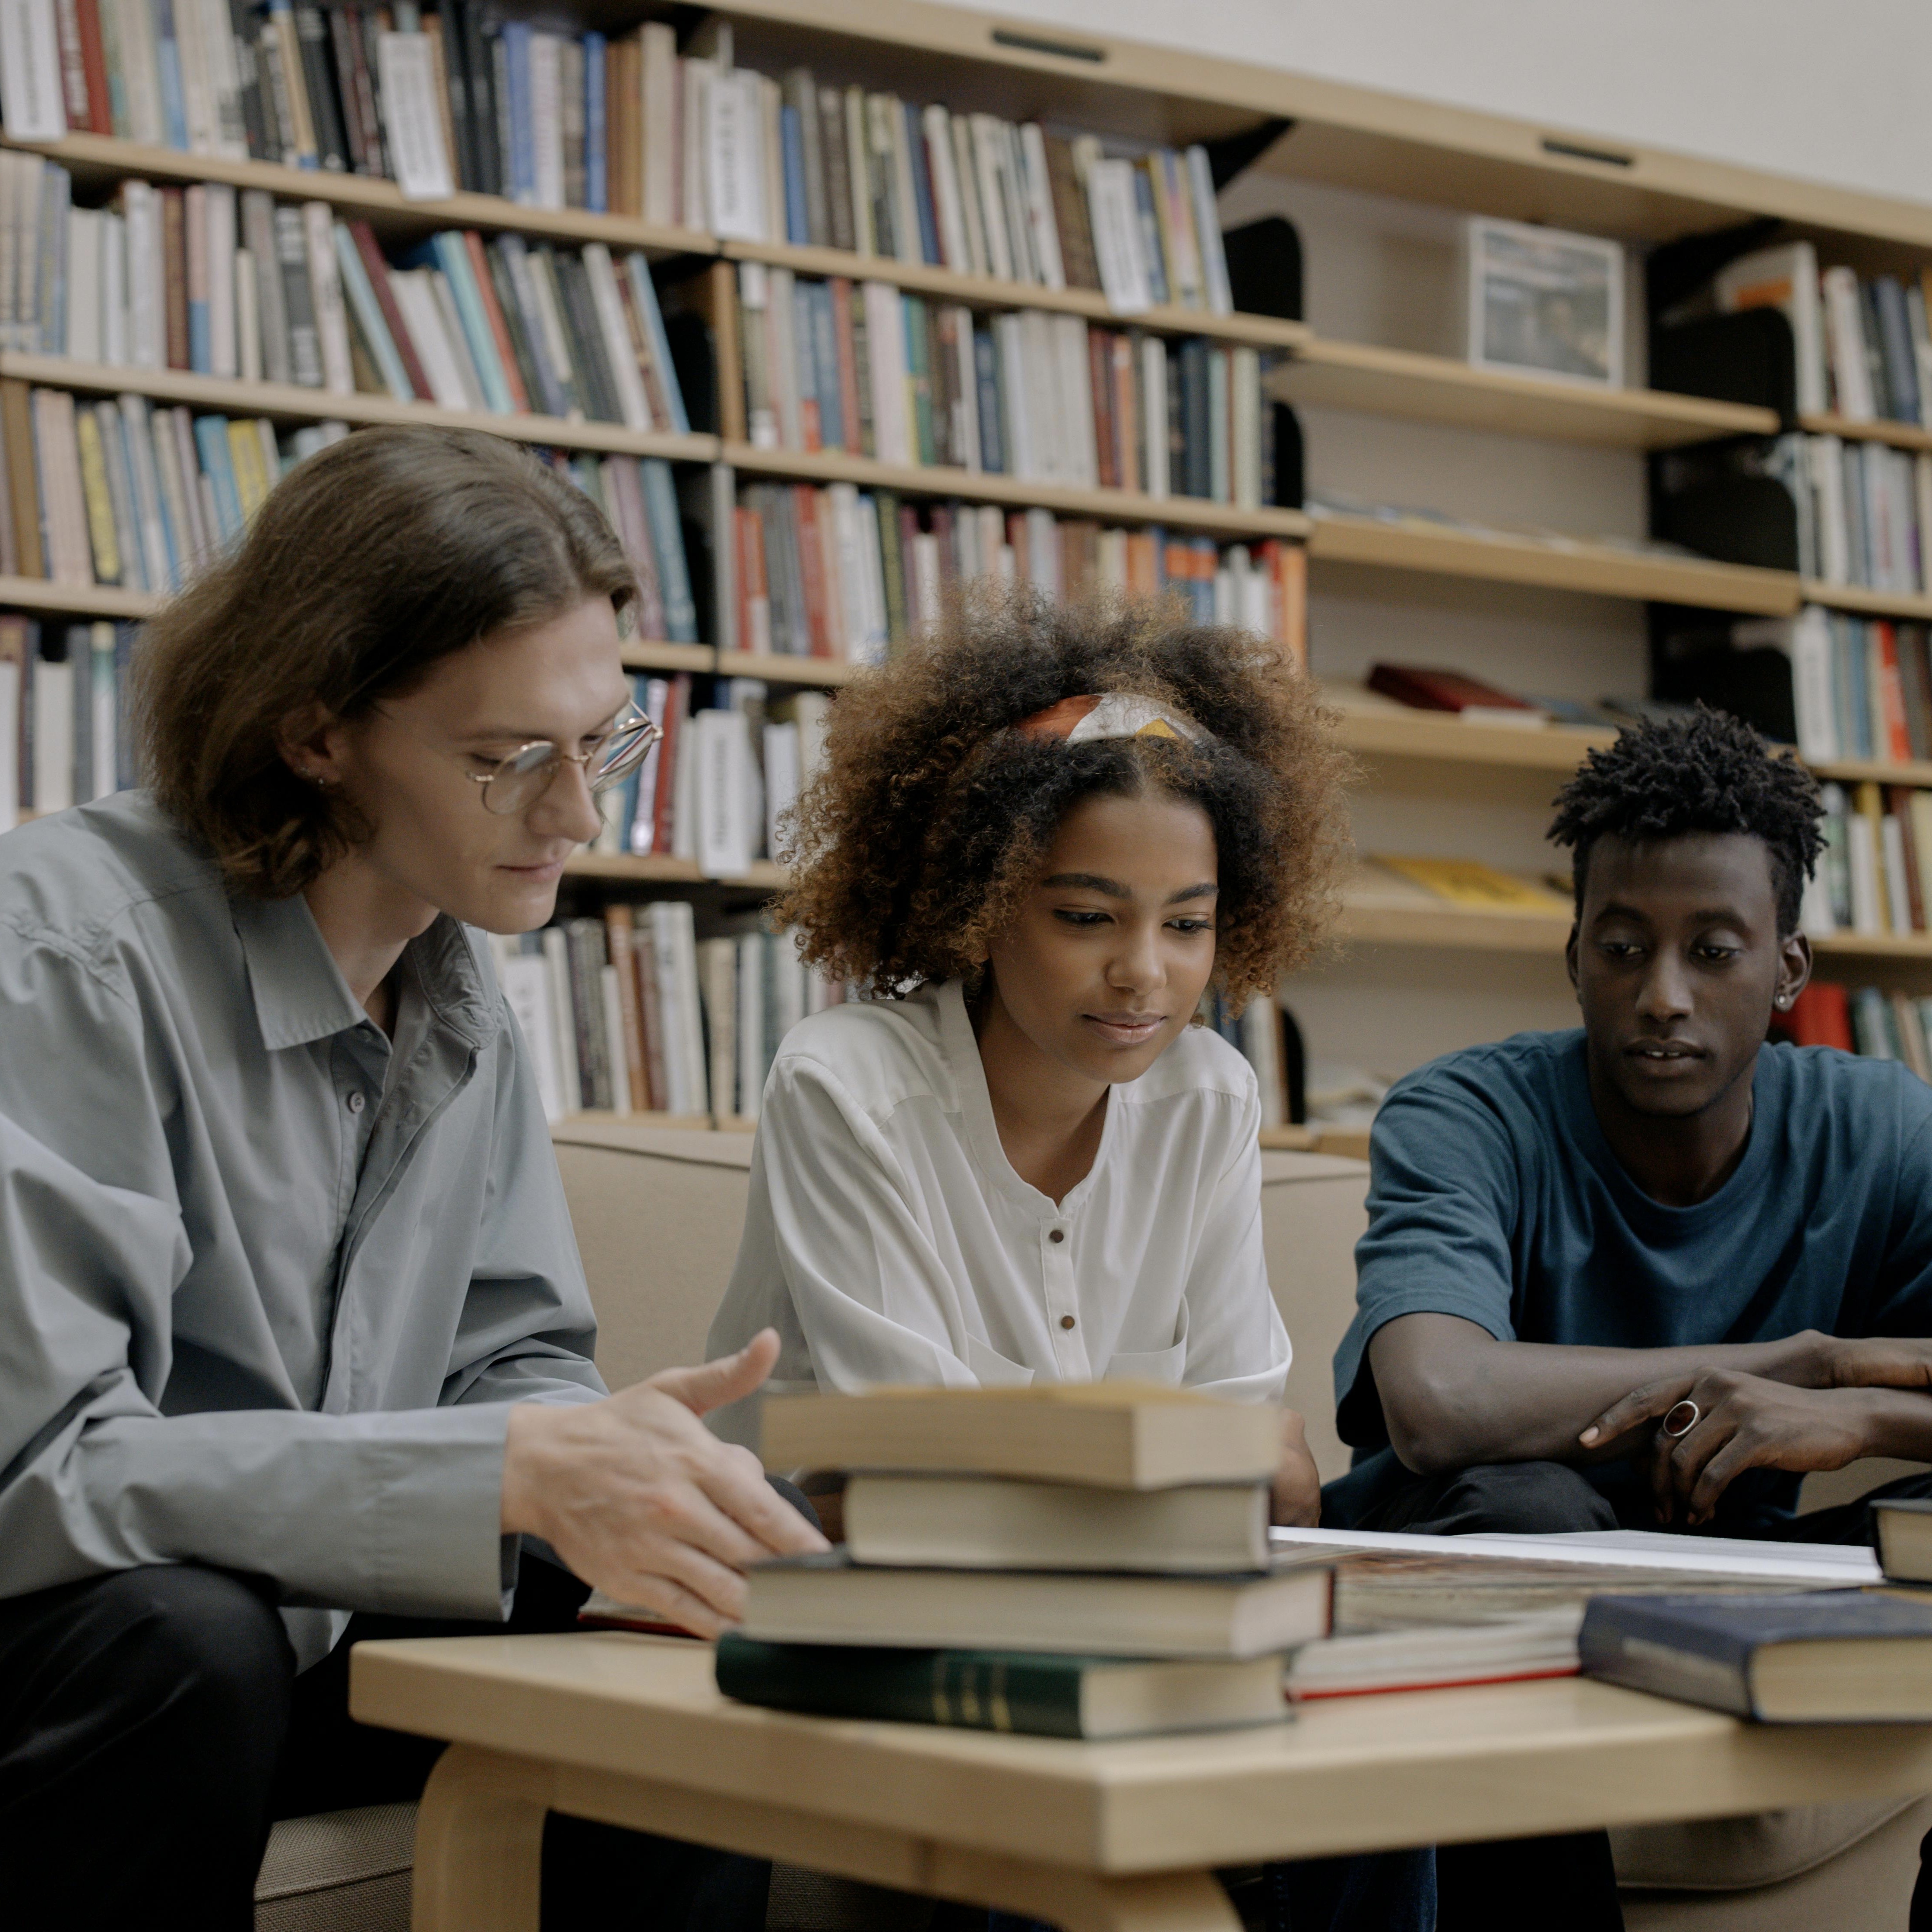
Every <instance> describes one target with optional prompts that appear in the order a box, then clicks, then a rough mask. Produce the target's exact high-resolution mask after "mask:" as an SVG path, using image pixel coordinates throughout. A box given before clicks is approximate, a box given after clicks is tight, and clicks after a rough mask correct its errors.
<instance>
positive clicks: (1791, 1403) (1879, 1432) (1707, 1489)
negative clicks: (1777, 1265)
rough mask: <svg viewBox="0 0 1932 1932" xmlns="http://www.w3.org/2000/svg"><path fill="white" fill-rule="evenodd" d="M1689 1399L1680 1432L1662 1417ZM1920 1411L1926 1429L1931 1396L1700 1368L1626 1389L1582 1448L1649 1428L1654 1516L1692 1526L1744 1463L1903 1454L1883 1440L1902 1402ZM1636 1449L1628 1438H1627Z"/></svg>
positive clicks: (1786, 1465) (1815, 1462)
mask: <svg viewBox="0 0 1932 1932" xmlns="http://www.w3.org/2000/svg"><path fill="white" fill-rule="evenodd" d="M1686 1402H1691V1403H1696V1404H1697V1410H1698V1417H1697V1422H1696V1423H1695V1424H1694V1426H1693V1427H1691V1428H1689V1429H1688V1430H1685V1432H1684V1433H1683V1434H1682V1435H1681V1436H1667V1435H1666V1434H1665V1433H1664V1430H1663V1428H1662V1427H1661V1424H1663V1422H1664V1418H1666V1417H1667V1416H1668V1415H1670V1412H1671V1411H1672V1410H1673V1409H1676V1408H1677V1407H1678V1406H1679V1405H1680V1404H1682V1403H1686ZM1913 1404H1917V1405H1920V1406H1922V1407H1923V1408H1924V1418H1923V1425H1922V1426H1924V1427H1926V1428H1927V1429H1928V1430H1932V1403H1928V1402H1927V1401H1926V1400H1925V1398H1924V1397H1923V1396H1922V1395H1921V1396H1915V1395H1897V1394H1892V1393H1891V1392H1890V1391H1885V1390H1880V1389H1873V1388H1865V1387H1858V1388H1794V1387H1793V1386H1792V1385H1790V1384H1789V1383H1787V1382H1772V1381H1769V1380H1767V1379H1766V1378H1765V1377H1763V1376H1751V1375H1745V1374H1742V1373H1739V1371H1738V1370H1733V1369H1706V1370H1703V1371H1701V1372H1700V1373H1697V1374H1696V1375H1688V1376H1673V1377H1671V1378H1670V1379H1668V1380H1666V1381H1662V1382H1649V1383H1646V1385H1644V1386H1643V1388H1637V1389H1633V1390H1632V1391H1631V1393H1630V1394H1628V1395H1627V1396H1625V1397H1624V1398H1623V1400H1622V1401H1620V1402H1619V1403H1615V1404H1613V1406H1611V1407H1610V1408H1609V1409H1606V1410H1605V1411H1604V1413H1603V1414H1602V1415H1600V1416H1598V1418H1597V1419H1596V1421H1595V1422H1593V1423H1592V1424H1591V1425H1590V1426H1589V1428H1588V1429H1586V1430H1584V1432H1583V1436H1582V1437H1581V1439H1580V1440H1581V1442H1582V1443H1583V1446H1584V1447H1585V1448H1598V1447H1600V1446H1601V1445H1608V1444H1610V1443H1613V1442H1616V1441H1617V1440H1618V1439H1619V1438H1620V1437H1625V1436H1635V1435H1636V1434H1637V1432H1639V1431H1641V1430H1644V1429H1646V1428H1648V1429H1649V1431H1650V1448H1649V1463H1650V1484H1651V1493H1652V1496H1653V1497H1654V1499H1655V1502H1656V1506H1657V1520H1658V1522H1659V1523H1666V1524H1669V1523H1679V1522H1682V1523H1683V1524H1684V1526H1685V1527H1686V1528H1688V1529H1697V1528H1699V1527H1700V1526H1702V1525H1703V1524H1705V1523H1709V1521H1710V1520H1711V1517H1712V1514H1713V1513H1714V1512H1715V1510H1716V1508H1717V1507H1718V1498H1719V1497H1720V1496H1722V1495H1723V1493H1724V1490H1725V1489H1726V1488H1727V1487H1728V1486H1729V1485H1730V1484H1731V1483H1732V1482H1733V1481H1735V1479H1736V1478H1737V1477H1739V1475H1742V1473H1743V1472H1745V1470H1747V1469H1785V1470H1789V1471H1791V1472H1805V1473H1809V1472H1811V1471H1812V1470H1814V1469H1843V1467H1844V1466H1845V1465H1846V1463H1855V1462H1856V1461H1857V1460H1858V1458H1859V1457H1861V1456H1877V1455H1885V1454H1900V1453H1905V1452H1902V1451H1899V1450H1898V1449H1897V1448H1893V1447H1891V1446H1888V1438H1889V1437H1891V1436H1893V1435H1894V1431H1895V1428H1896V1426H1897V1423H1898V1422H1899V1421H1900V1420H1901V1419H1903V1420H1904V1421H1906V1422H1907V1423H1908V1424H1909V1423H1910V1422H1911V1421H1914V1420H1916V1419H1917V1418H1912V1417H1911V1416H1910V1415H1905V1416H1904V1417H1903V1418H1901V1417H1900V1415H1899V1414H1898V1413H1897V1412H1899V1411H1900V1407H1901V1405H1905V1406H1906V1407H1907V1408H1908V1409H1909V1406H1911V1405H1913ZM1633 1446H1634V1445H1633Z"/></svg>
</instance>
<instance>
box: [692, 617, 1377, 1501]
mask: <svg viewBox="0 0 1932 1932" xmlns="http://www.w3.org/2000/svg"><path fill="white" fill-rule="evenodd" d="M1345 769H1346V761H1345V760H1344V758H1343V755H1342V754H1341V753H1340V751H1338V750H1337V748H1336V746H1335V745H1334V741H1333V739H1332V737H1331V734H1330V732H1329V730H1328V726H1327V724H1326V723H1325V720H1324V718H1323V715H1322V712H1321V711H1320V709H1319V706H1318V704H1317V702H1316V696H1315V694H1314V692H1313V689H1312V688H1311V687H1310V685H1308V684H1307V682H1304V680H1302V679H1300V678H1298V677H1297V676H1294V675H1293V674H1292V673H1290V672H1289V671H1287V670H1285V669H1284V667H1283V665H1282V664H1281V661H1280V659H1279V658H1277V657H1276V656H1275V655H1273V654H1272V653H1271V652H1268V651H1266V650H1265V649H1264V648H1263V647H1262V646H1260V645H1259V643H1258V642H1257V641H1256V640H1255V639H1253V638H1252V637H1247V636H1245V635H1244V634H1241V633H1239V632H1237V631H1230V630H1224V629H1218V628H1202V627H1198V626H1195V625H1189V624H1186V623H1184V622H1181V621H1180V619H1179V618H1178V613H1176V612H1175V610H1174V608H1173V607H1172V606H1169V605H1167V604H1151V603H1127V602H1115V603H1106V604H1093V605H1089V606H1086V607H1079V608H1075V609H1071V610H1070V609H1065V608H1055V607H1051V606H1049V605H1048V604H1046V603H1044V602H1043V601H1040V600H1039V599H1037V598H1034V597H1032V596H1031V595H1026V594H1024V593H1022V594H1021V595H1017V596H1014V597H1011V598H1004V599H998V600H986V601H979V602H977V603H968V604H962V606H961V607H959V609H958V610H957V611H956V613H955V615H954V616H953V619H951V621H950V623H949V624H948V625H947V626H946V627H945V628H944V629H943V630H942V631H941V632H940V633H939V634H938V635H937V636H935V637H934V638H932V640H930V641H929V642H928V643H925V644H922V645H921V646H918V647H917V648H916V649H913V650H912V651H910V652H908V653H907V654H906V655H904V656H903V657H901V658H898V660H896V661H894V662H893V663H892V664H888V665H886V666H885V667H883V668H882V669H880V670H876V671H874V672H873V673H870V674H869V675H868V676H866V677H865V678H863V679H860V680H859V681H858V682H856V683H855V684H853V685H852V686H851V687H850V688H849V689H848V690H847V691H846V692H845V693H844V695H843V696H841V698H840V699H839V700H838V704H837V706H836V707H835V710H834V712H833V714H832V726H831V730H830V733H829V736H828V739H827V742H826V758H825V763H824V766H823V770H822V772H821V773H820V776H819V777H818V778H817V780H816V781H814V783H813V784H811V786H810V787H808V790H807V791H806V793H805V796H804V797H803V799H802V801H801V802H800V806H799V823H798V827H797V832H796V850H795V854H794V867H795V871H794V882H793V886H792V887H791V889H790V892H789V893H788V894H787V895H786V897H785V898H784V901H783V903H782V904H781V907H780V909H779V914H778V916H780V917H781V919H784V920H785V921H787V922H788V923H790V924H791V925H793V926H795V927H796V929H797V930H798V932H799V935H800V938H799V944H800V947H801V950H802V953H803V955H804V957H805V959H806V960H807V961H808V962H811V964H812V965H815V966H817V968H820V971H824V972H826V973H827V974H830V975H832V976H833V977H836V978H840V979H843V980H848V981H851V982H855V983H856V984H857V985H858V986H859V987H860V988H861V989H863V990H864V991H865V992H867V993H868V994H869V995H871V998H870V999H869V1000H868V1001H863V1002H860V1003H854V1004H847V1005H845V1006H843V1007H834V1008H832V1009H831V1010H829V1011H828V1012H826V1013H822V1014H820V1015H817V1016H814V1018H812V1019H809V1020H808V1021H806V1022H804V1023H803V1024H802V1025H800V1026H799V1027H796V1028H794V1029H793V1031H792V1032H791V1033H790V1034H788V1035H787V1037H786V1040H785V1042H784V1046H782V1048H781V1049H780V1051H779V1053H778V1058H777V1061H776V1064H775V1066H774V1067H773V1069H772V1076H771V1079H770V1081H769V1085H768V1086H767V1088H766V1093H765V1097H764V1102H763V1112H762V1115H761V1118H760V1127H759V1132H758V1139H757V1146H756V1149H755V1151H754V1157H753V1164H752V1178H751V1207H750V1211H749V1214H748V1218H747V1221H746V1225H745V1236H744V1241H743V1244H742V1247H740V1249H739V1256H738V1262H737V1267H736V1271H735V1272H734V1274H733V1278H732V1280H731V1284H730V1288H729V1289H728V1290H727V1293H726V1295H725V1298H724V1304H723V1306H722V1307H721V1310H720V1311H719V1313H718V1319H717V1321H716V1322H715V1325H713V1327H712V1332H711V1343H710V1352H711V1353H712V1354H713V1355H718V1354H722V1353H725V1352H728V1351H730V1349H733V1348H736V1347H737V1346H740V1345H741V1343H742V1341H743V1340H745V1339H748V1337H751V1336H752V1335H754V1334H757V1332H758V1331H759V1330H760V1329H761V1328H765V1327H766V1326H768V1325H769V1326H774V1327H775V1328H777V1329H778V1333H779V1335H780V1337H781V1342H782V1348H781V1355H780V1358H779V1362H778V1369H777V1371H776V1373H777V1375H778V1377H779V1379H780V1384H779V1385H782V1384H784V1383H785V1382H789V1383H790V1384H791V1385H793V1386H798V1385H803V1386H805V1387H813V1386H816V1387H819V1388H831V1389H853V1388H861V1387H863V1386H865V1385H870V1384H877V1383H880V1382H913V1383H942V1384H949V1385H960V1386H967V1387H971V1386H973V1385H976V1384H977V1385H1018V1384H1023V1383H1028V1382H1033V1381H1034V1380H1036V1379H1040V1380H1043V1381H1068V1382H1077V1381H1085V1380H1089V1379H1099V1378H1100V1377H1103V1376H1112V1377H1127V1376H1132V1377H1136V1378H1139V1379H1143V1380H1151V1381H1154V1382H1166V1383H1169V1384H1172V1385H1185V1386H1187V1387H1190V1388H1199V1389H1203V1390H1208V1391H1213V1392H1214V1393H1216V1394H1222V1395H1227V1396H1232V1397H1238V1398H1240V1399H1241V1400H1248V1401H1257V1402H1275V1401H1278V1400H1280V1396H1281V1393H1282V1389H1283V1382H1284V1380H1285V1379H1286V1375H1287V1372H1288V1364H1289V1341H1288V1337H1287V1335H1286V1333H1285V1331H1284V1330H1283V1325H1282V1322H1281V1318H1280V1316H1279V1315H1278V1314H1277V1312H1276V1309H1275V1305H1274V1300H1273V1298H1272V1297H1271V1295H1270V1293H1269V1290H1268V1274H1267V1270H1266V1267H1265V1262H1264V1261H1263V1258H1262V1230H1261V1165H1260V1155H1259V1149H1258V1143H1257V1140H1256V1130H1257V1129H1258V1128H1259V1125H1260V1104H1259V1099H1258V1097H1257V1094H1256V1086H1255V1081H1254V1076H1253V1073H1251V1072H1250V1069H1249V1067H1248V1065H1247V1062H1246V1061H1244V1060H1243V1058H1241V1055H1239V1054H1238V1053H1237V1052H1235V1051H1234V1049H1232V1048H1231V1047H1230V1046H1228V1045H1227V1044H1226V1042H1225V1041H1223V1040H1221V1039H1220V1037H1218V1035H1217V1034H1214V1033H1213V1032H1211V1031H1208V1030H1206V1029H1205V1028H1201V1027H1199V1026H1197V1025H1195V1024H1193V1022H1195V1020H1196V1017H1197V1015H1198V1013H1199V1009H1200V1006H1201V1003H1202V999H1203V998H1204V996H1205V995H1206V994H1207V993H1208V991H1209V989H1211V988H1217V989H1219V990H1220V992H1221V994H1222V995H1223V997H1224V998H1226V999H1228V1000H1229V1001H1231V1002H1232V1003H1233V1004H1236V1005H1239V1004H1243V1003H1244V1002H1245V1001H1247V1000H1248V999H1250V998H1255V997H1260V998H1272V997H1273V992H1274V986H1275V983H1276V981H1277V979H1278V977H1280V974H1282V973H1283V971H1286V969H1288V968H1290V967H1292V966H1293V965H1295V964H1296V963H1298V962H1299V961H1301V960H1302V959H1304V958H1306V957H1307V955H1308V954H1309V953H1310V950H1312V949H1313V947H1314V946H1315V945H1316V943H1317V941H1318V940H1319V936H1320V935H1321V932H1322V926H1323V924H1324V921H1325V917H1326V916H1327V914H1328V908H1329V903H1330V898H1331V886H1332V883H1333V879H1334V868H1335V863H1336V859H1337V853H1338V850H1339V847H1340V838H1339V833H1340V825H1341V823H1342V820H1341V809H1340V784H1341V781H1342V778H1343V772H1344V770H1345ZM1283 1432H1284V1433H1283V1457H1282V1464H1281V1469H1280V1473H1279V1475H1278V1477H1277V1482H1276V1485H1275V1509H1276V1514H1277V1520H1280V1521H1282V1522H1284V1523H1305V1522H1313V1520H1314V1519H1315V1516H1316V1511H1317V1508H1318V1505H1319V1496H1318V1487H1319V1486H1318V1483H1317V1480H1316V1474H1315V1470H1314V1466H1313V1463H1312V1462H1311V1460H1310V1458H1309V1456H1308V1453H1307V1449H1306V1448H1305V1447H1304V1445H1303V1442H1302V1439H1301V1421H1300V1418H1298V1417H1295V1416H1293V1415H1291V1414H1288V1413H1286V1412H1284V1421H1283Z"/></svg>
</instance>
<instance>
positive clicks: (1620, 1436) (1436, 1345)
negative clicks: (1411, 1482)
mask: <svg viewBox="0 0 1932 1932" xmlns="http://www.w3.org/2000/svg"><path fill="white" fill-rule="evenodd" d="M1369 1361H1370V1366H1371V1367H1372V1368H1373V1370H1374V1373H1375V1379H1376V1389H1377V1391H1378V1393H1379V1394H1380V1396H1381V1398H1382V1414H1383V1416H1384V1418H1385V1421H1387V1423H1388V1430H1389V1439H1390V1441H1391V1443H1392V1445H1394V1449H1395V1451H1396V1454H1397V1456H1398V1457H1400V1458H1401V1460H1402V1461H1403V1463H1405V1464H1406V1466H1408V1467H1409V1468H1410V1469H1414V1470H1415V1471H1417V1472H1418V1473H1421V1474H1425V1475H1426V1474H1433V1473H1434V1472H1438V1471H1442V1470H1447V1469H1465V1468H1468V1467H1470V1466H1472V1465H1475V1464H1477V1463H1515V1462H1532V1461H1552V1462H1568V1463H1587V1462H1603V1461H1609V1460H1613V1459H1616V1458H1619V1457H1628V1456H1631V1455H1634V1454H1647V1456H1648V1458H1649V1468H1650V1478H1651V1487H1652V1493H1653V1495H1654V1496H1655V1498H1656V1500H1657V1506H1658V1520H1659V1521H1660V1522H1661V1523H1673V1522H1676V1521H1678V1520H1682V1521H1683V1522H1685V1523H1687V1524H1689V1525H1691V1526H1696V1525H1697V1524H1700V1523H1704V1522H1706V1521H1708V1520H1709V1518H1710V1517H1711V1515H1712V1512H1713V1511H1714V1510H1715V1508H1716V1507H1717V1502H1718V1497H1719V1496H1720V1495H1721V1494H1722V1493H1723V1491H1724V1488H1725V1487H1726V1486H1727V1484H1729V1483H1730V1481H1732V1479H1733V1478H1734V1477H1736V1476H1737V1475H1739V1474H1741V1473H1742V1472H1743V1471H1745V1470H1746V1469H1786V1470H1792V1471H1810V1470H1814V1469H1842V1468H1843V1466H1845V1465H1846V1463H1852V1462H1855V1461H1857V1460H1858V1459H1859V1458H1860V1457H1865V1456H1896V1457H1904V1458H1907V1459H1909V1460H1913V1461H1921V1462H1922V1461H1932V1342H1927V1341H1918V1340H1889V1339H1883V1338H1879V1339H1874V1340H1842V1339H1840V1338H1838V1337H1834V1336H1830V1335H1824V1334H1819V1333H1817V1331H1806V1332H1805V1333H1803V1334H1798V1335H1794V1336H1793V1337H1790V1339H1789V1340H1784V1341H1778V1342H1754V1343H1730V1344H1721V1345H1718V1346H1713V1347H1709V1348H1681V1349H1601V1348H1580V1347H1568V1346H1557V1345H1555V1344H1552V1343H1540V1342H1499V1341H1498V1340H1496V1338H1495V1337H1493V1335H1491V1334H1490V1333H1489V1332H1488V1331H1487V1330H1486V1329H1484V1328H1481V1327H1480V1326H1479V1325H1478V1324H1476V1323H1475V1322H1467V1321H1465V1320H1463V1319H1462V1318H1461V1317H1460V1316H1454V1315H1434V1314H1416V1315H1403V1316H1397V1318H1396V1319H1394V1321H1392V1322H1387V1323H1385V1325H1383V1326H1382V1328H1379V1329H1378V1330H1377V1331H1376V1334H1375V1336H1374V1337H1373V1340H1371V1341H1370V1344H1369ZM1687 1399H1688V1400H1691V1401H1692V1402H1694V1403H1696V1404H1697V1408H1698V1411H1699V1417H1698V1420H1697V1423H1696V1424H1695V1426H1694V1427H1692V1428H1691V1429H1689V1430H1686V1431H1685V1433H1683V1434H1682V1435H1681V1436H1675V1437H1671V1436H1665V1435H1664V1433H1663V1431H1662V1430H1661V1428H1660V1427H1658V1424H1660V1422H1661V1421H1662V1419H1663V1418H1664V1416H1665V1415H1667V1414H1668V1413H1669V1412H1670V1410H1671V1409H1673V1408H1674V1407H1676V1405H1677V1404H1678V1403H1680V1402H1682V1401H1684V1400H1687Z"/></svg>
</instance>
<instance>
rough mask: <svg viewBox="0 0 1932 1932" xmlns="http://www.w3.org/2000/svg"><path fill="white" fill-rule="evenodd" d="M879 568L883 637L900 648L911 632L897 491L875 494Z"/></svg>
mask: <svg viewBox="0 0 1932 1932" xmlns="http://www.w3.org/2000/svg"><path fill="white" fill-rule="evenodd" d="M877 503H878V510H879V567H880V571H881V573H882V574H883V576H884V577H885V580H886V636H887V637H889V638H890V639H891V640H892V642H893V643H895V644H902V643H904V642H905V640H906V637H907V634H908V633H909V632H910V629H911V626H910V623H909V622H907V614H906V586H905V571H904V568H903V565H904V557H903V556H902V555H901V552H900V550H899V499H898V494H897V493H896V492H895V491H893V490H880V491H879V492H878V493H877Z"/></svg>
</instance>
